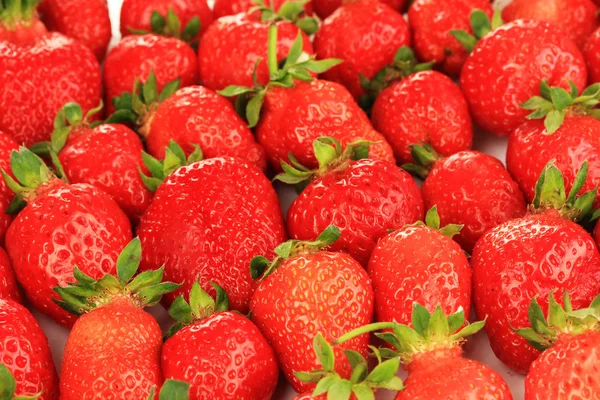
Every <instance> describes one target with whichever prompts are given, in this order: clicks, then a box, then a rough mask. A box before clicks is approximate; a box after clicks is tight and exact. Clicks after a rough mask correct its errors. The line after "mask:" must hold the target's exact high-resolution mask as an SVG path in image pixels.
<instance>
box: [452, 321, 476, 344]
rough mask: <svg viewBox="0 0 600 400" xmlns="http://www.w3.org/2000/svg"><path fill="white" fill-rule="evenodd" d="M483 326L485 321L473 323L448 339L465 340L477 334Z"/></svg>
mask: <svg viewBox="0 0 600 400" xmlns="http://www.w3.org/2000/svg"><path fill="white" fill-rule="evenodd" d="M484 325H485V321H477V322H473V323H472V324H469V325H467V326H465V327H464V328H463V329H461V330H460V331H458V332H457V333H455V334H453V335H452V336H450V339H451V340H457V339H462V338H465V337H467V336H471V335H474V334H476V333H477V332H479V331H480V330H481V329H483V327H484Z"/></svg>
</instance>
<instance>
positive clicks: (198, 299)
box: [166, 282, 229, 338]
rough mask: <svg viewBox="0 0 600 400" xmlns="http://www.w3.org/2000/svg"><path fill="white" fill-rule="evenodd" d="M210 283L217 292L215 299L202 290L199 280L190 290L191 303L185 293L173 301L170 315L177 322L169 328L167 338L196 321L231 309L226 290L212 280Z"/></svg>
mask: <svg viewBox="0 0 600 400" xmlns="http://www.w3.org/2000/svg"><path fill="white" fill-rule="evenodd" d="M210 284H211V285H212V287H213V288H214V289H215V291H216V293H217V296H216V299H213V298H212V297H211V296H210V295H209V294H208V293H206V292H205V291H204V290H202V288H201V287H200V284H199V283H198V282H194V284H193V285H192V289H191V290H190V297H189V299H190V301H189V303H188V302H187V301H185V298H184V297H183V295H180V296H178V297H177V298H176V299H175V301H173V304H172V305H171V308H170V309H169V315H170V316H171V317H173V319H174V320H175V321H177V322H176V323H175V324H174V325H173V326H172V327H171V329H169V332H167V335H166V338H170V337H171V336H173V335H174V334H175V333H177V332H178V331H179V330H180V329H182V328H183V327H185V326H188V325H190V324H192V323H194V322H195V321H199V320H202V319H205V318H208V317H210V316H211V315H213V314H215V313H219V312H224V311H227V310H229V298H228V297H227V293H225V290H223V288H222V287H221V286H219V285H217V284H216V283H213V282H211V283H210Z"/></svg>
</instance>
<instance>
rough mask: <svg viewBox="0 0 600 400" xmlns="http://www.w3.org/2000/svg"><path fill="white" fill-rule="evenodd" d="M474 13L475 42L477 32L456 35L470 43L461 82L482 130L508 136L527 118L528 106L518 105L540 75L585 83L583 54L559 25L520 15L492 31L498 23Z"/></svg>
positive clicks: (535, 90) (556, 81)
mask: <svg viewBox="0 0 600 400" xmlns="http://www.w3.org/2000/svg"><path fill="white" fill-rule="evenodd" d="M476 15H479V16H478V17H475V23H474V31H475V32H476V36H477V37H483V38H482V39H481V40H480V41H479V42H478V43H477V42H476V41H477V39H476V38H475V37H468V36H467V37H464V35H460V34H458V33H456V32H455V36H456V37H458V38H461V39H462V41H463V43H467V44H469V43H470V45H469V48H473V47H474V49H473V51H472V53H471V55H470V56H469V57H468V58H467V61H466V62H465V65H464V67H463V69H462V72H461V74H460V87H461V89H462V91H463V93H464V95H465V98H466V99H467V103H469V107H470V109H471V115H472V116H473V119H474V121H475V122H476V123H477V124H478V125H479V126H480V127H481V128H483V130H485V131H487V132H490V133H492V134H494V135H497V136H507V135H508V134H510V133H511V132H512V131H513V130H514V129H516V128H517V127H518V126H519V125H520V124H521V123H523V122H525V120H526V119H525V117H526V116H527V111H525V110H523V109H521V108H520V107H519V106H520V104H521V103H524V102H525V101H526V100H528V99H529V98H530V97H532V96H534V95H538V94H539V82H540V81H541V80H542V79H548V80H549V83H550V84H551V85H552V86H560V87H564V88H568V87H569V82H568V81H569V80H571V81H573V83H574V84H575V86H576V87H577V88H579V89H580V90H581V89H583V87H584V86H585V83H586V80H587V68H586V66H585V62H584V60H583V56H582V55H581V52H580V51H579V49H578V48H577V45H576V44H575V43H574V42H573V41H571V40H570V39H569V38H567V37H565V35H563V34H562V31H561V30H560V28H558V27H555V26H554V25H552V24H550V23H548V22H543V21H533V20H518V21H514V22H510V23H508V24H506V25H503V26H501V27H499V28H497V29H494V30H493V31H491V32H490V30H491V29H492V27H495V26H496V25H497V23H495V24H494V25H493V26H492V25H490V23H489V21H488V20H487V18H484V16H483V15H482V13H479V14H476ZM472 18H473V16H472ZM486 32H490V33H487V34H486ZM484 35H485V36H484ZM475 43H476V44H475Z"/></svg>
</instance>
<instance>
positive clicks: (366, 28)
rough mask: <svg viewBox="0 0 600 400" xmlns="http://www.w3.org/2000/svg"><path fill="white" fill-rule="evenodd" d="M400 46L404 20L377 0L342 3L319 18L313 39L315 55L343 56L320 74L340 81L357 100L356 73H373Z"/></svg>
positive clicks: (406, 36)
mask: <svg viewBox="0 0 600 400" xmlns="http://www.w3.org/2000/svg"><path fill="white" fill-rule="evenodd" d="M402 46H410V29H409V27H408V24H407V23H406V21H405V20H404V17H403V16H402V14H400V13H399V12H396V11H395V10H394V9H392V8H391V7H390V6H388V5H386V4H384V3H380V2H379V1H377V0H358V1H352V2H348V3H345V4H343V5H342V6H341V7H340V8H338V9H337V10H336V11H335V12H334V13H333V14H331V15H330V16H329V17H327V18H326V19H325V20H324V21H323V24H322V25H321V27H320V29H319V31H318V32H317V33H316V35H315V41H314V48H315V53H316V54H317V58H318V59H326V58H338V59H341V60H344V62H343V63H342V64H340V65H337V66H334V67H333V68H331V69H329V70H327V71H325V72H324V73H323V74H322V75H321V77H322V78H323V79H326V80H329V81H333V82H337V83H340V84H342V85H344V86H345V87H346V88H347V89H348V91H350V93H352V95H353V96H354V98H355V99H357V100H358V99H359V98H360V97H361V96H362V95H363V94H364V93H365V92H364V90H363V88H362V87H361V79H360V77H361V76H363V77H365V78H367V79H372V78H373V77H375V75H376V74H377V73H378V72H379V71H380V70H381V69H382V68H383V67H385V66H386V65H388V64H391V63H392V62H393V61H394V56H395V54H396V51H397V50H398V49H399V48H400V47H402Z"/></svg>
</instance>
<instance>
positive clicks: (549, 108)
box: [521, 79, 600, 135]
mask: <svg viewBox="0 0 600 400" xmlns="http://www.w3.org/2000/svg"><path fill="white" fill-rule="evenodd" d="M569 86H570V91H567V90H565V89H563V88H561V87H557V86H552V87H551V86H550V85H549V84H548V81H547V80H546V79H544V80H542V81H541V83H540V96H533V97H532V98H531V99H529V100H527V101H526V102H525V103H523V104H521V108H524V109H525V110H531V111H532V113H531V114H529V115H528V116H527V119H542V118H543V119H544V126H545V127H546V133H547V134H548V135H552V134H553V133H554V132H556V131H557V130H558V129H559V128H560V127H561V126H562V124H563V122H564V121H565V117H567V116H572V115H577V116H586V115H587V116H590V117H593V118H596V119H600V108H596V106H597V105H598V104H600V83H595V84H593V85H590V86H588V87H587V88H585V89H584V90H583V92H582V93H581V94H579V90H578V89H577V86H575V84H574V83H573V82H572V81H569Z"/></svg>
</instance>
